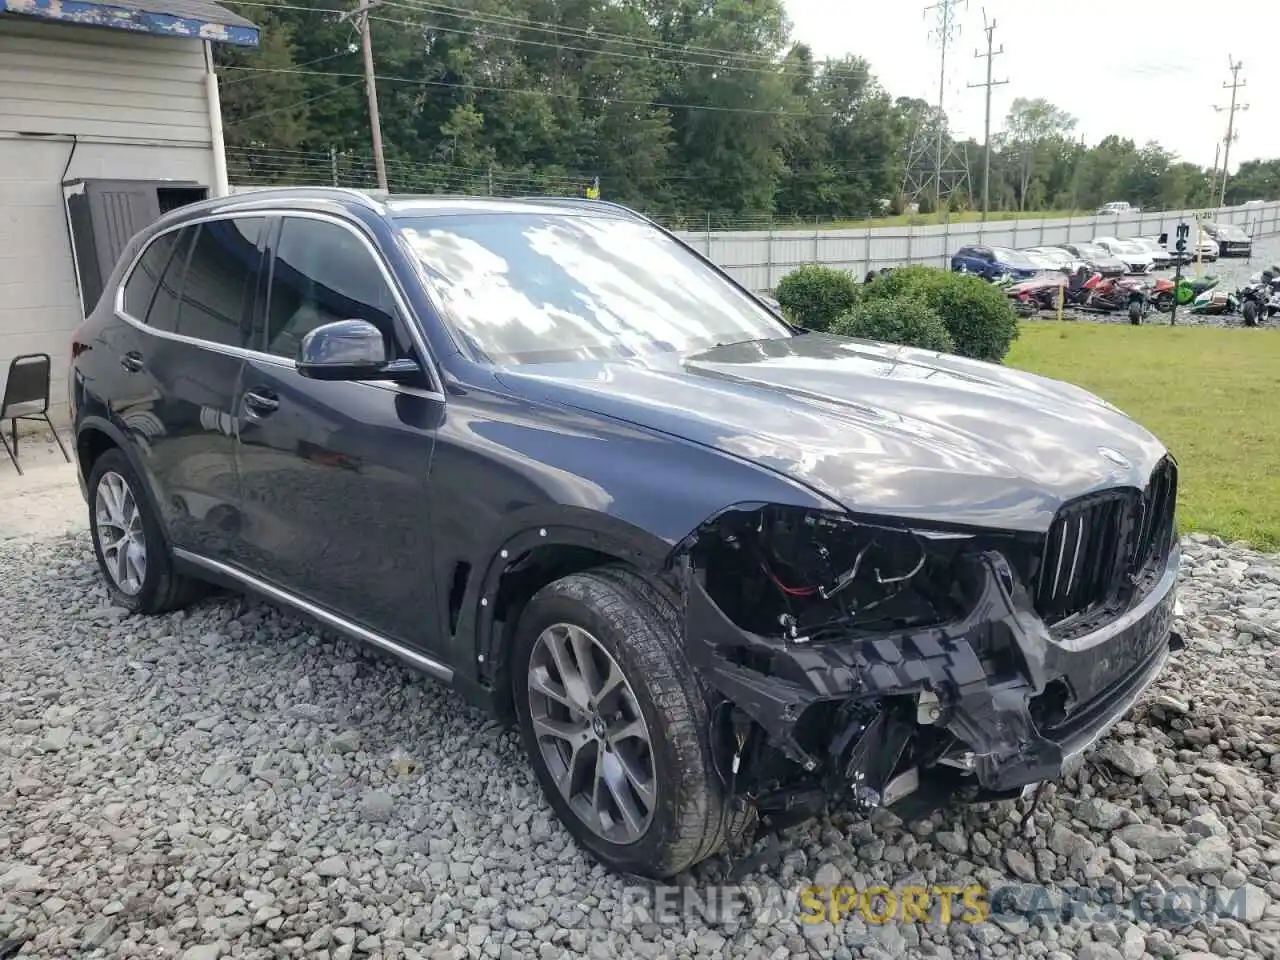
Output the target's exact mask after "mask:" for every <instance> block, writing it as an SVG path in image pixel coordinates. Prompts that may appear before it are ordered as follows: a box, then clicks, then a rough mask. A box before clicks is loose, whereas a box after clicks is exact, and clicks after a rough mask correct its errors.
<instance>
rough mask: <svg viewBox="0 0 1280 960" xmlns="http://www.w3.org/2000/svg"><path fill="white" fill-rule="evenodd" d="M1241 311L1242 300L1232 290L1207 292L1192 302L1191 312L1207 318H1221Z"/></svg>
mask: <svg viewBox="0 0 1280 960" xmlns="http://www.w3.org/2000/svg"><path fill="white" fill-rule="evenodd" d="M1239 309H1240V300H1239V298H1238V297H1237V296H1236V294H1235V293H1233V292H1232V291H1230V290H1206V291H1204V292H1203V293H1202V294H1200V295H1199V296H1198V297H1196V298H1195V300H1193V301H1192V302H1191V312H1192V313H1195V314H1200V315H1203V316H1207V317H1221V316H1226V315H1227V314H1229V313H1235V312H1236V311H1237V310H1239Z"/></svg>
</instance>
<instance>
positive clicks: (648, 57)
mask: <svg viewBox="0 0 1280 960" xmlns="http://www.w3.org/2000/svg"><path fill="white" fill-rule="evenodd" d="M239 2H240V3H241V5H242V6H250V7H264V8H267V9H276V10H294V11H299V12H307V13H312V12H321V13H330V14H335V15H339V16H340V15H341V14H342V11H340V10H334V9H331V8H328V7H304V6H298V5H296V4H287V3H270V2H265V0H239ZM383 5H384V6H387V7H394V8H397V9H400V10H406V11H409V12H412V13H417V14H430V15H434V16H441V17H450V18H452V19H454V20H458V21H471V22H473V23H475V24H479V25H480V26H479V27H476V28H472V29H460V28H458V27H445V26H441V25H440V24H438V23H434V22H432V23H429V24H427V23H424V22H423V21H421V20H405V19H397V18H394V17H385V16H377V17H371V19H373V20H377V21H380V22H383V23H394V24H400V25H402V26H411V27H418V28H421V27H423V26H428V27H429V28H430V29H431V30H434V31H439V32H441V33H449V34H454V35H457V36H466V37H474V36H475V35H476V34H477V33H481V34H482V35H484V34H485V31H484V29H483V28H484V27H501V28H507V29H515V30H529V31H532V32H535V33H541V34H550V35H553V37H554V39H552V40H531V39H528V38H524V37H514V36H507V35H503V34H498V33H489V34H487V35H488V36H489V37H490V38H491V39H493V40H497V41H501V42H503V43H511V44H517V45H521V46H531V47H542V48H548V49H555V50H563V51H571V52H575V53H589V54H593V55H596V56H603V57H607V58H611V59H619V60H631V61H640V62H644V63H655V64H662V65H666V66H673V67H686V68H694V69H701V70H732V71H736V72H745V73H755V74H761V75H766V76H774V77H792V78H798V79H809V78H810V77H811V76H818V75H830V76H832V77H843V76H856V75H859V74H855V73H854V72H849V71H843V70H834V69H830V68H829V67H827V66H825V65H824V63H821V62H819V63H816V64H814V65H813V71H812V73H811V72H810V71H807V70H805V69H801V68H798V67H794V66H789V65H788V64H787V63H786V62H785V61H779V60H778V59H776V58H775V57H773V56H771V55H769V54H752V53H746V52H742V51H734V50H725V49H719V48H713V47H700V46H695V45H683V46H682V45H678V44H672V43H666V42H663V41H657V40H651V39H648V38H645V37H638V36H627V35H625V34H614V33H602V32H600V31H596V30H584V29H582V28H577V27H564V26H557V25H555V24H550V23H547V22H544V21H537V20H520V19H517V18H514V17H506V16H501V15H498V14H487V13H477V12H475V11H472V10H465V9H462V8H459V7H452V6H448V5H446V4H437V3H422V2H419V0H383ZM564 38H569V39H570V40H576V41H578V42H580V43H581V42H588V41H589V42H593V43H600V44H625V45H626V46H628V47H631V48H633V49H635V50H639V51H641V52H640V53H625V52H622V51H619V50H608V49H598V48H594V47H585V46H577V45H574V44H571V43H565V42H564ZM339 55H340V54H339ZM691 56H694V57H709V58H710V57H714V58H716V59H717V60H718V61H719V62H708V61H705V60H703V61H699V60H691V59H686V58H688V57H691ZM299 66H303V64H299Z"/></svg>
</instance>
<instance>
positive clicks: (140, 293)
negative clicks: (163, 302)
mask: <svg viewBox="0 0 1280 960" xmlns="http://www.w3.org/2000/svg"><path fill="white" fill-rule="evenodd" d="M179 235H180V231H177V230H173V231H170V232H169V233H165V234H161V235H160V236H159V237H156V239H155V240H153V241H151V245H150V246H149V247H147V250H146V252H145V253H144V254H143V255H142V257H141V258H140V259H139V260H138V263H137V265H136V266H135V267H134V268H133V272H132V273H131V274H129V279H128V281H127V282H126V283H125V285H124V312H125V313H127V314H128V315H129V316H131V317H133V319H135V320H137V321H139V322H140V323H145V322H146V320H147V314H148V313H150V312H151V304H152V302H153V301H154V300H155V297H156V291H157V290H159V288H160V281H161V280H162V279H163V277H164V274H165V270H166V269H167V268H168V266H169V261H170V260H172V259H174V251H175V250H176V249H178V239H179ZM179 259H181V258H179Z"/></svg>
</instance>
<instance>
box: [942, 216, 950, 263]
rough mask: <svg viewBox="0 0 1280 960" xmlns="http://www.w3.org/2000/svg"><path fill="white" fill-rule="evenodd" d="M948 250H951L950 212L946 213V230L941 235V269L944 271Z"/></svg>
mask: <svg viewBox="0 0 1280 960" xmlns="http://www.w3.org/2000/svg"><path fill="white" fill-rule="evenodd" d="M950 249H951V214H950V212H948V213H947V229H946V232H945V233H944V234H943V241H942V268H943V269H944V270H945V269H946V267H947V259H948V254H947V251H948V250H950Z"/></svg>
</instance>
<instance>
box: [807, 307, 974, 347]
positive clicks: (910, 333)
mask: <svg viewBox="0 0 1280 960" xmlns="http://www.w3.org/2000/svg"><path fill="white" fill-rule="evenodd" d="M831 332H832V333H838V334H840V335H841V336H844V337H862V338H864V339H866V340H879V341H881V342H883V343H900V344H903V345H905V346H908V347H923V348H924V349H926V350H940V351H942V352H944V353H955V349H956V345H955V343H954V342H952V339H951V334H949V333H947V328H946V325H945V324H944V323H943V322H942V319H941V318H940V317H939V316H938V315H937V314H936V313H934V312H933V310H931V309H930V308H929V306H928V305H927V304H926V303H925V302H924V301H923V300H919V299H917V298H915V297H877V298H876V299H874V300H867V301H866V302H864V303H860V304H858V305H857V306H856V307H854V308H853V309H852V310H850V311H849V312H848V313H846V314H845V315H844V316H842V317H839V318H837V320H836V322H835V323H834V324H832V327H831Z"/></svg>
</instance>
